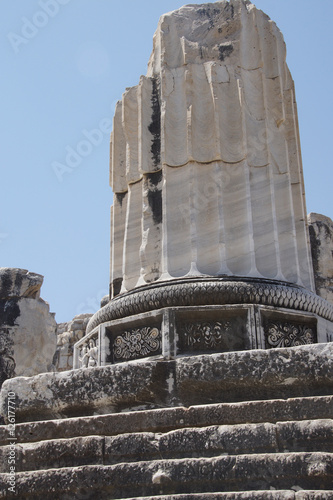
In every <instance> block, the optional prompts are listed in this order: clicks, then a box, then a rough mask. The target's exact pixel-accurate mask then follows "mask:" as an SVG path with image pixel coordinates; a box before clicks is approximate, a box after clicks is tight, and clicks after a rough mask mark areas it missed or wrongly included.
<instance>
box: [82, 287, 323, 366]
mask: <svg viewBox="0 0 333 500" xmlns="http://www.w3.org/2000/svg"><path fill="white" fill-rule="evenodd" d="M332 319H333V307H332V306H331V305H330V304H329V303H328V302H326V301H325V300H323V299H321V298H320V297H318V296H317V295H315V294H313V293H311V292H309V291H308V290H306V289H304V288H302V287H298V286H295V285H290V284H288V283H282V282H276V281H269V280H259V279H258V280H253V279H251V280H245V279H234V280H230V279H228V280H226V279H221V278H219V279H218V278H217V279H206V278H202V279H190V280H175V281H173V282H171V283H170V282H169V283H159V284H157V285H156V284H155V285H154V286H149V287H142V288H141V289H140V290H136V291H135V292H131V293H128V294H124V295H120V296H119V297H117V298H116V299H113V300H112V301H110V302H109V303H108V304H107V305H106V306H104V307H103V308H102V309H101V310H100V311H98V312H97V313H96V314H95V315H94V316H93V317H92V318H91V321H90V323H89V324H88V328H87V331H88V332H89V333H88V334H87V335H86V336H85V337H84V338H82V339H81V340H80V341H79V342H77V343H76V344H75V348H74V368H84V367H93V366H100V365H101V366H104V365H108V364H114V363H119V362H124V361H132V360H137V359H143V358H147V357H152V358H155V359H156V358H164V359H172V358H174V357H176V356H190V355H194V354H202V353H214V352H228V351H242V350H248V349H273V348H276V347H293V346H298V345H304V344H313V343H317V342H329V341H330V340H332V338H333V322H332Z"/></svg>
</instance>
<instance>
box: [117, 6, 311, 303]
mask: <svg viewBox="0 0 333 500" xmlns="http://www.w3.org/2000/svg"><path fill="white" fill-rule="evenodd" d="M285 59H286V51H285V44H284V41H283V37H282V34H281V32H280V31H279V29H278V28H277V27H276V25H275V23H273V22H272V21H271V20H270V19H269V18H268V17H267V16H266V15H265V14H264V13H263V12H261V11H260V10H257V9H256V8H255V6H254V5H252V4H251V3H250V2H248V1H246V0H230V2H227V1H221V2H215V3H211V4H203V5H190V6H185V7H183V8H181V9H179V10H177V11H175V12H171V13H169V14H165V15H164V16H162V17H161V19H160V21H159V25H158V28H157V31H156V33H155V35H154V47H153V52H152V55H151V58H150V61H149V64H148V73H147V76H142V77H141V79H140V82H139V84H138V85H137V86H136V87H132V88H129V89H127V90H126V91H125V93H124V94H123V97H122V100H121V101H119V102H118V104H117V106H116V111H115V117H114V127H113V132H112V137H111V175H110V177H111V186H112V189H113V191H114V203H113V208H112V216H111V219H112V220H111V234H112V244H111V283H112V290H113V296H114V295H117V294H118V293H119V292H125V291H129V290H131V289H133V288H135V287H138V286H141V285H144V284H147V283H152V282H155V281H158V280H160V281H162V280H171V279H173V278H179V277H190V276H207V275H208V276H221V275H222V276H223V275H224V276H243V277H256V278H268V279H276V280H283V281H288V282H292V283H297V284H300V285H303V286H305V287H307V288H309V289H313V276H312V266H311V261H310V253H309V242H308V233H307V226H306V222H305V221H306V217H305V214H306V210H305V198H304V187H303V178H302V165H301V154H300V144H299V133H298V122H297V110H296V102H295V92H294V84H293V80H292V78H291V76H290V72H289V70H288V67H287V65H286V62H285Z"/></svg>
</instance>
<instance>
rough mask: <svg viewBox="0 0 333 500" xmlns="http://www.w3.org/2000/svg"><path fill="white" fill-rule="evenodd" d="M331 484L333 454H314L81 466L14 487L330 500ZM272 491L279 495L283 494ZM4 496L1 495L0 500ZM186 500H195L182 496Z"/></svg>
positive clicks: (70, 494)
mask: <svg viewBox="0 0 333 500" xmlns="http://www.w3.org/2000/svg"><path fill="white" fill-rule="evenodd" d="M332 478H333V454H332V453H320V452H316V453H276V454H249V455H238V456H237V455H230V456H223V455H222V456H217V457H212V458H188V459H178V460H177V459H175V460H168V459H163V458H161V459H160V460H156V461H153V462H151V463H147V462H134V463H119V464H116V465H86V466H82V467H72V468H71V467H70V468H62V469H49V470H43V471H31V472H21V473H17V474H16V477H15V483H16V491H17V495H18V496H17V498H20V499H22V500H26V499H27V500H30V498H31V495H30V493H29V492H31V491H32V492H35V493H34V496H33V498H34V500H54V498H89V497H90V498H95V497H96V496H98V498H99V499H101V500H102V499H105V500H109V499H111V498H114V499H119V498H127V499H129V498H132V499H133V498H143V497H145V498H146V499H147V500H148V499H152V498H155V495H156V496H157V495H158V496H157V498H168V499H170V500H171V499H175V498H180V499H182V498H184V497H183V495H181V496H180V497H177V496H175V494H177V493H179V494H180V493H187V492H192V493H199V497H198V498H200V499H202V498H206V493H205V492H212V491H213V492H214V491H217V492H218V493H213V494H212V495H213V496H210V495H209V494H208V498H213V499H216V498H221V499H222V498H230V499H249V498H251V499H256V500H258V499H262V500H281V499H283V500H293V499H294V500H295V499H299V500H301V499H303V500H313V499H318V500H319V499H320V500H323V499H325V500H326V499H327V500H328V499H330V498H332V497H331V493H332V490H329V489H330V488H331V487H332ZM6 480H8V476H6V475H5V474H1V475H0V484H1V483H2V484H1V486H2V487H3V490H2V491H5V488H4V486H5V484H6ZM295 481H296V485H297V487H296V489H297V490H319V489H320V490H324V491H320V492H318V491H317V492H312V493H311V491H297V492H295V491H294V490H295V486H296V485H295ZM92 488H93V490H92ZM235 490H236V492H235ZM249 490H250V491H249ZM274 490H282V493H281V491H274ZM288 490H289V491H288ZM325 490H328V491H325ZM222 492H233V493H230V494H229V495H228V494H226V495H225V494H222ZM328 492H329V494H328V495H327V494H326V493H328ZM4 495H6V493H5V494H4ZM4 495H3V494H2V493H0V496H2V497H3V498H5V496H4ZM160 495H167V496H166V497H163V496H160ZM221 495H223V496H221ZM185 498H186V499H190V498H195V497H193V496H192V495H188V494H186V495H185Z"/></svg>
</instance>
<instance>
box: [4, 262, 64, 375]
mask: <svg viewBox="0 0 333 500" xmlns="http://www.w3.org/2000/svg"><path fill="white" fill-rule="evenodd" d="M42 283H43V276H41V275H40V274H35V273H30V272H29V271H26V270H25V269H15V268H4V267H3V268H0V349H1V350H0V355H1V358H0V384H1V383H2V382H3V381H4V380H6V379H7V378H10V377H14V376H32V375H36V374H37V373H42V372H46V371H48V370H49V369H50V368H51V366H52V357H53V354H54V351H55V347H56V335H55V331H56V322H55V319H54V313H50V312H49V305H48V303H47V302H45V301H44V300H43V299H41V298H40V296H39V295H40V288H41V286H42Z"/></svg>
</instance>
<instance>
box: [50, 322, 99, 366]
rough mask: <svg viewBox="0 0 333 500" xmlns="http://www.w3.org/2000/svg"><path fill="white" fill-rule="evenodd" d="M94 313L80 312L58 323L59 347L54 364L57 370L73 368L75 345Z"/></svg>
mask: <svg viewBox="0 0 333 500" xmlns="http://www.w3.org/2000/svg"><path fill="white" fill-rule="evenodd" d="M91 316H92V314H88V313H87V314H79V315H77V316H75V317H74V318H73V319H72V320H71V321H69V322H67V323H59V324H58V325H57V349H56V352H55V354H54V356H53V365H54V366H55V369H56V370H57V371H59V372H60V371H65V370H71V369H72V368H73V346H74V344H75V342H77V341H78V340H80V339H82V337H83V336H84V335H85V333H86V328H87V324H88V322H89V319H90V318H91Z"/></svg>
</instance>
